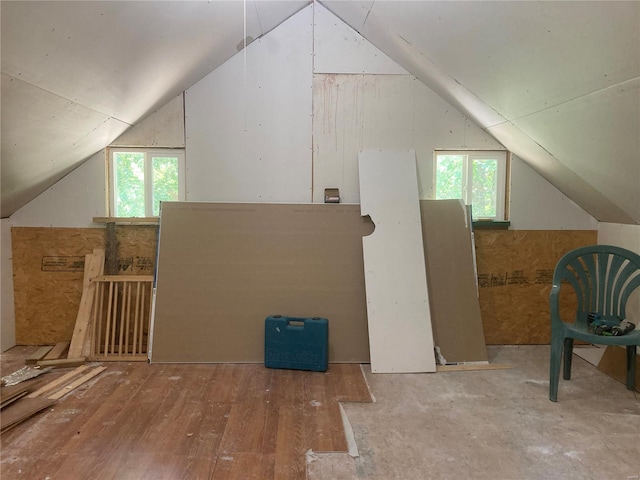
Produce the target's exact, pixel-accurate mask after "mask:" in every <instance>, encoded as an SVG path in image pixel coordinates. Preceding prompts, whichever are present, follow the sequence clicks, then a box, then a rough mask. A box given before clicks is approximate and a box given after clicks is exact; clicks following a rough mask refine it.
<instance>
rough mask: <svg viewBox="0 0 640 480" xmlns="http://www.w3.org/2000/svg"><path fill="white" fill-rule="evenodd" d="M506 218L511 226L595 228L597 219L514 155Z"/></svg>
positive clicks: (520, 227)
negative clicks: (507, 215) (507, 217)
mask: <svg viewBox="0 0 640 480" xmlns="http://www.w3.org/2000/svg"><path fill="white" fill-rule="evenodd" d="M509 210H510V212H509V220H510V221H511V228H513V229H514V230H595V229H597V228H598V221H597V220H596V219H595V218H593V217H592V216H591V215H589V214H588V213H587V212H585V211H584V210H583V209H582V208H581V207H579V206H578V205H576V204H575V203H574V202H573V201H572V200H571V199H569V198H568V197H567V196H566V195H564V194H563V193H562V192H561V191H560V190H558V189H557V188H556V187H554V186H553V185H551V184H550V183H549V182H548V181H547V180H545V179H544V178H542V177H541V176H540V175H538V174H537V173H536V172H535V171H534V170H533V169H532V168H531V167H529V166H528V165H527V164H526V163H524V162H523V161H522V160H521V159H520V158H519V157H518V156H517V155H512V156H511V199H510V206H509Z"/></svg>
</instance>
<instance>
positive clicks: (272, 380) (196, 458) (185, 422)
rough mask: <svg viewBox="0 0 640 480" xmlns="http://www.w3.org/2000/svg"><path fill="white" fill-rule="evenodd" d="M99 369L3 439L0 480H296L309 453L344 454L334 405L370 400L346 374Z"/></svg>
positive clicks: (131, 366) (336, 367)
mask: <svg viewBox="0 0 640 480" xmlns="http://www.w3.org/2000/svg"><path fill="white" fill-rule="evenodd" d="M5 357H6V355H5V354H3V355H2V357H1V358H0V359H2V362H3V375H6V374H7V373H10V372H7V369H6V368H4V367H5V363H6V364H10V362H11V359H8V360H7V362H5V360H4V359H5ZM103 365H105V366H107V370H106V371H105V372H103V373H102V374H101V375H99V376H98V377H96V378H95V379H93V380H91V381H90V382H88V383H87V384H85V385H84V386H82V387H80V388H78V389H77V390H75V391H73V392H71V393H69V394H68V395H66V396H65V397H64V398H62V399H60V400H58V401H57V402H56V403H55V404H54V405H53V406H52V407H50V408H49V409H47V410H46V411H44V412H43V413H39V414H37V415H36V416H35V417H33V418H31V419H29V420H28V421H26V422H24V423H22V424H20V425H18V426H17V427H15V428H14V429H12V430H10V431H8V432H7V433H6V434H3V435H2V438H1V439H0V441H1V452H0V454H1V460H0V462H1V463H0V476H1V477H2V478H3V479H4V478H7V479H11V478H29V479H31V478H49V479H51V480H56V479H74V480H82V479H99V480H102V479H118V480H136V479H153V480H161V479H167V480H176V479H188V480H195V479H206V480H252V479H256V480H271V479H274V480H289V479H291V480H294V479H296V480H297V479H300V480H302V479H305V478H306V462H305V452H307V451H308V450H309V449H312V450H314V451H341V452H346V451H347V445H346V441H345V437H344V432H343V428H342V420H341V417H340V409H339V405H338V402H341V401H342V402H370V401H371V397H370V394H369V390H368V388H367V385H366V383H365V380H364V377H363V375H362V372H361V370H360V366H359V365H355V364H331V365H330V367H329V370H328V371H327V372H326V373H320V372H303V371H292V370H272V369H267V368H265V367H264V366H263V365H257V364H244V365H229V364H216V365H212V364H181V365H175V364H171V365H169V364H151V365H149V364H145V363H133V362H132V363H124V362H123V363H115V362H114V363H104V364H103ZM63 373H65V372H64V371H61V372H59V374H63ZM47 375H49V374H47ZM53 378H55V377H53V376H52V377H48V376H47V379H48V380H50V379H53ZM7 408H11V407H7Z"/></svg>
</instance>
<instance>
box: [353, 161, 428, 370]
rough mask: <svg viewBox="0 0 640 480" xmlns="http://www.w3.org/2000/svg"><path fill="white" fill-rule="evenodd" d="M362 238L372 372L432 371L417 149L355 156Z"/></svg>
mask: <svg viewBox="0 0 640 480" xmlns="http://www.w3.org/2000/svg"><path fill="white" fill-rule="evenodd" d="M358 164H359V169H360V194H361V203H360V208H361V213H362V215H369V216H370V217H371V219H372V220H373V222H374V224H375V226H376V229H375V231H374V232H373V233H372V234H371V235H369V236H367V237H364V238H363V239H362V244H363V255H364V270H365V275H364V278H365V285H366V291H367V317H368V322H369V344H370V348H371V371H372V372H374V373H409V372H435V370H436V365H435V356H434V350H433V334H432V330H431V315H430V311H429V297H428V293H427V277H426V273H425V264H424V250H423V245H422V227H421V221H420V205H419V202H418V183H417V179H416V162H415V152H414V151H412V150H409V151H395V152H391V151H380V150H378V151H363V152H360V153H359V155H358Z"/></svg>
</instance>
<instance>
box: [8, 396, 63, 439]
mask: <svg viewBox="0 0 640 480" xmlns="http://www.w3.org/2000/svg"><path fill="white" fill-rule="evenodd" d="M54 403H55V400H54V399H51V398H46V397H39V398H23V399H22V400H21V401H19V402H18V403H14V404H13V405H10V406H9V407H7V408H6V409H5V410H4V411H3V412H2V416H0V431H2V432H5V431H7V430H8V429H9V428H11V427H14V426H15V425H17V424H18V423H20V422H22V421H24V420H26V419H27V418H29V417H31V416H33V415H35V414H36V413H38V412H40V411H42V410H44V409H45V408H47V407H49V406H51V405H53V404H54Z"/></svg>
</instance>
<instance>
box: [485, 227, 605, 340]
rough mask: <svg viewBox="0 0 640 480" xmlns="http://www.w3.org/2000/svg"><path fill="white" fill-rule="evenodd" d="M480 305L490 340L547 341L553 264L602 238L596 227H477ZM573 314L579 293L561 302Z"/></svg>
mask: <svg viewBox="0 0 640 480" xmlns="http://www.w3.org/2000/svg"><path fill="white" fill-rule="evenodd" d="M475 243H476V261H477V266H478V286H479V291H480V310H481V313H482V323H483V327H484V335H485V340H486V343H487V344H489V345H497V344H548V343H549V341H550V336H551V325H550V319H549V294H550V292H551V283H552V278H553V269H554V267H555V265H556V263H557V261H558V260H559V259H560V257H562V255H564V254H565V253H566V252H568V251H569V250H572V249H574V248H577V247H581V246H584V245H592V244H595V243H597V232H596V231H595V230H544V231H541V230H500V231H492V230H476V231H475ZM561 305H562V309H561V312H562V316H563V318H566V319H569V318H571V313H570V312H571V309H572V308H574V305H575V297H574V298H571V296H567V297H566V298H564V299H563V302H562V304H561Z"/></svg>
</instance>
